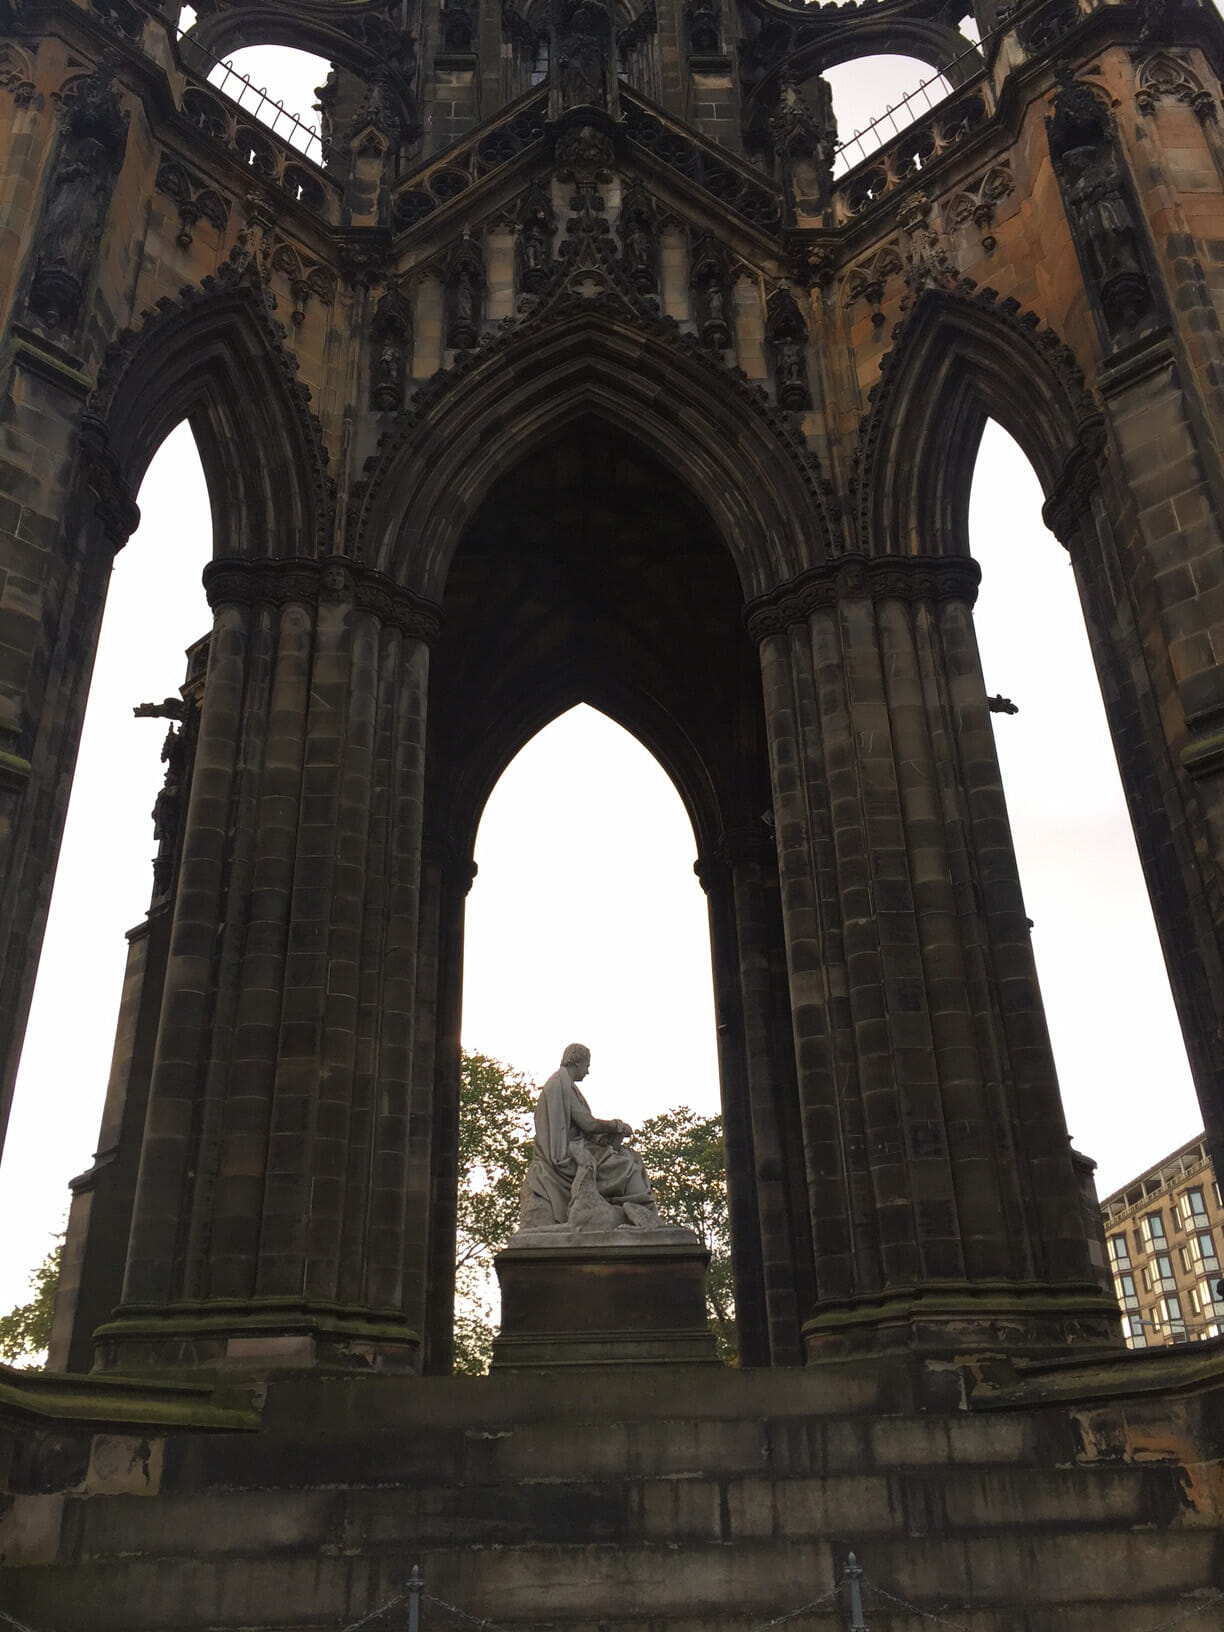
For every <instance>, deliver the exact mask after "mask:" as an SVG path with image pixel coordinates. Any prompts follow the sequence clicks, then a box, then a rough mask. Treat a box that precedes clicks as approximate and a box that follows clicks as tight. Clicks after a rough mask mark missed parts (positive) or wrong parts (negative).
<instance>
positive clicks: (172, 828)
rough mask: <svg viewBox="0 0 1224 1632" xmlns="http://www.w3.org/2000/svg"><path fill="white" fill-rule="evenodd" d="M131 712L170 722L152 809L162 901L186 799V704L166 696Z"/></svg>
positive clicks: (157, 892)
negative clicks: (159, 783) (162, 767)
mask: <svg viewBox="0 0 1224 1632" xmlns="http://www.w3.org/2000/svg"><path fill="white" fill-rule="evenodd" d="M132 713H133V715H134V716H135V717H136V719H138V720H169V721H170V722H171V724H170V729H169V730H168V731H167V733H166V740H165V742H164V743H163V744H162V751H161V759H162V764H163V765H164V766H165V767H166V775H165V779H164V781H163V782H162V785H161V788H160V789H159V790H158V794H157V799H156V801H155V802H154V805H153V811H152V816H153V837H154V838H155V839H156V840H157V855H156V856H155V857H154V860H153V899H154V901H161V900H163V899H164V898H165V897H166V896H167V895H168V894H169V893H170V886H171V884H172V883H173V881H174V866H175V862H176V860H177V858H178V842H179V832H180V830H181V828H182V825H183V808H184V805H185V803H186V795H187V769H188V743H187V734H186V730H187V728H186V725H185V724H184V722H185V721H186V718H187V705H185V704H184V703H183V701H182V699H181V698H179V697H167V698H166V700H165V701H164V702H161V703H139V704H137V706H136V707H135V708H134V709H133V710H132Z"/></svg>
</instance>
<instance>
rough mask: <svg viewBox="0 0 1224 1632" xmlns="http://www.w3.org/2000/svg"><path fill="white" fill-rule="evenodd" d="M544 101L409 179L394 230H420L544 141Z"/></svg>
mask: <svg viewBox="0 0 1224 1632" xmlns="http://www.w3.org/2000/svg"><path fill="white" fill-rule="evenodd" d="M546 100H547V93H546V92H544V91H541V92H540V93H539V95H538V96H537V97H536V98H534V99H533V100H532V101H531V102H529V103H528V104H527V106H525V107H519V108H518V111H517V112H516V113H514V114H512V115H511V116H510V117H509V118H507V119H503V120H502V121H501V122H500V123H499V124H493V125H491V126H487V127H485V129H484V131H483V133H482V134H480V135H476V136H473V137H472V138H471V140H470V141H469V142H467V143H465V144H462V145H460V146H457V147H455V148H451V149H449V150H448V151H447V153H446V154H445V156H444V157H442V158H440V159H438V160H436V161H434V162H432V163H430V164H429V165H427V166H426V167H425V168H424V169H422V170H418V171H417V172H416V173H415V174H413V175H412V176H409V177H408V178H407V179H406V180H405V181H404V182H403V183H402V184H401V185H400V186H399V187H398V188H397V190H396V191H395V192H394V194H393V195H392V200H391V218H392V220H393V222H394V224H395V226H396V227H397V228H398V229H399V230H400V231H406V230H407V229H408V228H410V227H414V226H416V224H417V222H418V221H423V220H424V219H425V218H426V216H429V215H432V214H433V212H434V211H435V210H437V209H440V208H441V207H442V206H443V205H444V204H448V203H449V202H450V200H451V199H452V198H457V197H458V196H459V194H460V193H463V192H466V191H467V189H468V188H469V187H470V186H471V185H472V184H473V182H475V181H479V180H480V178H481V177H482V176H485V175H487V174H488V173H489V171H491V170H495V169H497V167H498V166H499V165H502V164H506V163H508V162H509V160H511V159H513V158H516V157H517V156H518V155H519V154H520V153H523V152H525V151H526V150H527V149H528V148H530V147H534V146H535V145H536V144H537V143H538V142H541V141H543V139H544V130H545V115H546V108H545V102H546Z"/></svg>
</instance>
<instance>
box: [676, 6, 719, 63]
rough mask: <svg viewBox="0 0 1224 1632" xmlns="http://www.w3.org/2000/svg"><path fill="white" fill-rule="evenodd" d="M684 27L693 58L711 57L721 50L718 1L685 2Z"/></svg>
mask: <svg viewBox="0 0 1224 1632" xmlns="http://www.w3.org/2000/svg"><path fill="white" fill-rule="evenodd" d="M684 26H685V30H686V32H687V34H688V45H689V50H690V51H691V52H692V53H693V55H694V56H698V57H700V56H711V55H714V54H716V53H717V52H718V51H720V50H721V49H722V40H721V37H720V32H719V27H718V0H685V6H684Z"/></svg>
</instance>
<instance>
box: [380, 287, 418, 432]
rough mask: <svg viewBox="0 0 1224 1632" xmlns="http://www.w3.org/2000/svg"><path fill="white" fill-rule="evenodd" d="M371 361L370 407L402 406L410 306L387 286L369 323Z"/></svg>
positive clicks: (390, 410) (392, 409) (384, 411)
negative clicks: (371, 348)
mask: <svg viewBox="0 0 1224 1632" xmlns="http://www.w3.org/2000/svg"><path fill="white" fill-rule="evenodd" d="M370 338H371V340H372V341H373V360H372V362H371V366H370V406H371V408H374V409H375V410H376V411H377V412H379V413H382V414H389V413H395V412H396V410H397V409H400V408H402V407H403V406H404V375H405V373H406V372H407V368H408V361H409V358H410V357H411V356H412V307H411V306H410V305H409V304H408V302H407V300H406V299H405V298H404V295H403V293H402V292H401V291H400V290H399V289H398V288H397V287H396V286H395V285H394V284H390V285H388V287H387V289H386V292H385V293H384V294H383V297H382V299H381V300H380V301H379V303H378V306H377V308H376V309H375V312H374V321H373V322H372V323H371V324H370Z"/></svg>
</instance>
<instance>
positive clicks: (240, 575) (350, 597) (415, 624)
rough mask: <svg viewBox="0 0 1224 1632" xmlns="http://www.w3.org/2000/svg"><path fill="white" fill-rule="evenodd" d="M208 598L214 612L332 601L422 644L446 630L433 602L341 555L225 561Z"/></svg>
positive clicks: (211, 571) (216, 566)
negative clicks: (230, 607) (226, 608)
mask: <svg viewBox="0 0 1224 1632" xmlns="http://www.w3.org/2000/svg"><path fill="white" fill-rule="evenodd" d="M204 592H205V594H206V595H207V596H208V604H209V606H210V607H212V608H213V609H214V610H215V609H216V607H218V606H220V605H222V604H229V605H235V604H236V605H239V606H254V605H256V604H257V603H260V602H263V603H266V604H269V605H272V606H285V605H287V604H288V603H289V602H293V601H295V602H298V603H300V604H302V605H305V606H318V605H319V604H320V603H325V602H328V601H331V602H343V601H348V602H350V603H351V604H352V605H354V606H356V607H357V608H358V609H359V610H360V611H362V612H372V613H373V614H374V615H375V617H377V618H379V619H380V620H381V621H382V622H383V623H384V624H389V625H391V626H392V627H395V628H398V629H400V630H402V631H403V633H404V634H406V635H415V636H416V637H417V638H418V639H420V640H426V641H432V640H434V639H435V638H436V637H437V635H438V632H439V630H440V629H441V627H442V609H441V607H439V606H437V605H436V604H435V603H434V602H433V601H427V600H425V599H423V598H422V597H421V596H419V595H414V594H412V592H411V591H410V590H407V589H403V588H401V586H400V585H399V584H397V583H396V582H395V581H394V579H392V578H388V577H387V576H386V574H385V573H381V572H376V571H375V570H374V569H373V568H372V567H367V566H363V565H362V564H361V562H359V561H353V560H352V559H350V558H349V557H348V556H343V555H329V556H324V557H322V558H319V559H315V558H311V557H308V556H288V557H278V558H272V559H257V560H253V559H251V558H249V557H246V556H223V557H221V558H220V559H219V560H216V561H210V562H209V564H208V566H206V567H205V569H204Z"/></svg>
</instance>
